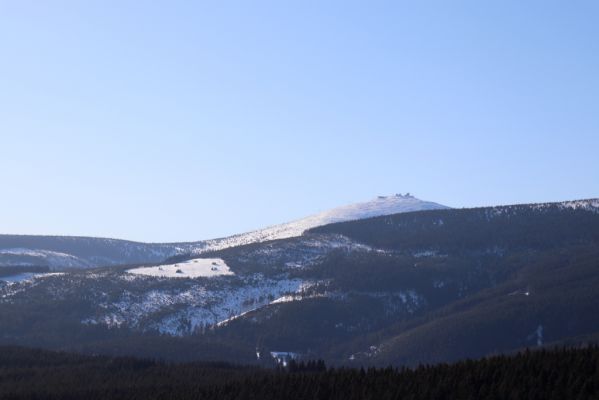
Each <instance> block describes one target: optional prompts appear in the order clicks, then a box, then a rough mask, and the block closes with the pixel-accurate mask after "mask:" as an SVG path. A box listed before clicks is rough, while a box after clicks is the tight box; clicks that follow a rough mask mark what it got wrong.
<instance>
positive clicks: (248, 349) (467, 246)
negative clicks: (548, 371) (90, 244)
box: [0, 199, 599, 365]
mask: <svg viewBox="0 0 599 400" xmlns="http://www.w3.org/2000/svg"><path fill="white" fill-rule="evenodd" d="M381 200H383V199H381ZM598 307H599V200H597V199H591V200H579V201H574V202H563V203H545V204H523V205H511V206H499V207H484V208H472V209H434V210H424V211H414V212H407V213H397V214H391V215H382V216H375V217H371V218H366V219H358V220H352V221H345V222H337V223H332V224H328V225H322V226H317V227H314V228H311V229H308V230H306V231H304V232H303V233H302V234H301V235H300V236H295V237H287V238H283V239H276V240H268V241H264V242H254V243H249V244H245V245H241V246H235V247H227V248H222V249H219V250H206V251H205V252H203V253H201V254H199V255H198V254H196V253H195V252H194V251H191V252H189V254H180V255H177V256H175V257H173V258H171V259H170V260H168V261H165V262H163V263H162V264H160V265H146V266H144V267H134V266H130V267H123V266H115V267H102V268H95V269H92V270H70V271H64V272H62V273H58V274H57V273H53V274H52V273H39V272H38V273H36V274H30V275H21V276H19V277H17V278H13V279H12V280H10V281H9V282H6V283H4V284H1V283H0V326H2V330H1V331H0V344H19V345H27V346H32V345H33V346H38V347H39V346H41V347H47V348H54V349H71V350H78V351H84V352H90V353H106V354H112V355H140V356H147V357H153V358H165V359H173V360H186V361H192V360H213V361H214V360H228V361H233V362H261V361H260V360H262V359H263V358H261V359H260V360H257V353H259V354H263V355H268V354H270V352H273V354H292V355H294V356H295V355H298V356H300V357H306V358H323V359H325V360H326V361H327V362H328V363H334V364H341V365H388V364H394V365H415V364H418V363H421V362H443V361H454V360H458V359H462V358H466V357H482V356H486V355H489V354H496V353H509V352H514V351H517V350H519V349H522V348H525V347H543V346H553V345H555V344H582V343H587V342H594V341H596V340H597V339H599V320H597V318H596V313H597V309H598Z"/></svg>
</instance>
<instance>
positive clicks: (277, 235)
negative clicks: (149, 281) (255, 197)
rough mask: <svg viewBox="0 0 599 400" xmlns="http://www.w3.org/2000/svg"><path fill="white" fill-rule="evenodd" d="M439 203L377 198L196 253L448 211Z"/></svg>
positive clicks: (219, 241)
mask: <svg viewBox="0 0 599 400" xmlns="http://www.w3.org/2000/svg"><path fill="white" fill-rule="evenodd" d="M446 208H449V207H446V206H443V205H441V204H438V203H433V202H430V201H424V200H420V199H418V198H416V197H414V196H412V195H410V194H409V193H407V194H405V195H402V194H395V195H391V196H378V197H376V198H374V199H372V200H370V201H366V202H362V203H354V204H348V205H345V206H341V207H337V208H333V209H331V210H327V211H323V212H321V213H318V214H314V215H311V216H309V217H306V218H302V219H299V220H296V221H292V222H288V223H285V224H280V225H274V226H270V227H267V228H264V229H260V230H257V231H252V232H248V233H242V234H239V235H234V236H230V237H226V238H221V239H213V240H207V241H205V242H203V243H205V246H202V247H199V248H197V249H196V251H195V252H196V253H203V252H206V251H211V250H221V249H224V248H228V247H234V246H240V245H244V244H250V243H258V242H264V241H268V240H275V239H286V238H290V237H296V236H301V235H302V234H303V233H304V232H305V231H306V230H308V229H311V228H315V227H317V226H322V225H327V224H332V223H336V222H345V221H353V220H358V219H365V218H371V217H378V216H381V215H391V214H398V213H404V212H412V211H424V210H436V209H446Z"/></svg>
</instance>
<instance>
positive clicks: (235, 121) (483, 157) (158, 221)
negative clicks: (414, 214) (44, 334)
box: [0, 0, 599, 241]
mask: <svg viewBox="0 0 599 400" xmlns="http://www.w3.org/2000/svg"><path fill="white" fill-rule="evenodd" d="M150 3H152V4H150ZM157 3H158V4H157ZM598 20H599V2H597V1H567V2H565V1H549V0H544V1H526V2H524V1H520V0H517V1H484V2H483V1H411V2H400V1H389V2H379V1H361V2H353V1H347V0H344V1H306V0H302V1H272V2H258V1H239V2H231V1H214V2H200V1H197V2H192V1H163V2H145V1H135V2H129V1H123V0H119V1H72V2H66V1H25V0H14V1H0V138H1V141H0V179H1V185H2V186H1V187H2V191H1V196H0V232H3V233H32V234H68V235H97V236H108V237H119V238H128V239H134V240H145V241H175V240H196V239H204V238H211V237H218V236H224V235H227V234H231V233H236V232H241V231H246V230H250V229H254V228H259V227H262V226H265V225H270V224H274V223H279V222H285V221H288V220H291V219H295V218H299V217H302V216H305V215H307V214H311V213H314V212H317V211H321V210H324V209H327V208H330V207H334V206H337V205H341V204H346V203H351V202H355V201H360V200H367V199H370V198H372V197H374V196H376V195H379V194H391V193H395V192H406V191H409V192H412V193H414V194H415V195H416V196H417V197H420V198H423V199H427V200H432V201H437V202H440V203H443V204H446V205H449V206H454V207H467V206H477V205H493V204H508V203H517V202H540V201H557V200H566V199H576V198H587V197H599V165H598V162H597V161H598V160H599V24H598V23H597V21H598Z"/></svg>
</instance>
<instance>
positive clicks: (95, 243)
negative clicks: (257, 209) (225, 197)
mask: <svg viewBox="0 0 599 400" xmlns="http://www.w3.org/2000/svg"><path fill="white" fill-rule="evenodd" d="M440 208H447V207H445V206H442V205H440V204H437V203H433V202H428V201H422V200H419V199H417V198H415V197H413V196H410V195H394V196H379V197H377V198H376V199H374V200H371V201H368V202H364V203H356V204H350V205H347V206H342V207H338V208H335V209H332V210H328V211H325V212H322V213H319V214H316V215H312V216H309V217H306V218H303V219H300V220H297V221H293V222H290V223H286V224H281V225H275V226H271V227H268V228H264V229H260V230H257V231H252V232H248V233H243V234H239V235H234V236H230V237H226V238H220V239H212V240H204V241H197V242H188V243H140V242H132V241H128V240H118V239H105V238H94V237H76V236H36V235H0V266H11V267H12V266H48V267H51V268H53V269H64V268H93V267H98V266H108V265H125V264H141V263H157V262H160V261H163V260H165V259H166V258H169V257H173V256H176V255H180V254H189V253H194V254H201V253H203V252H206V251H213V250H220V249H224V248H228V247H234V246H240V245H244V244H251V243H259V242H264V241H268V240H275V239H283V238H289V237H296V236H300V235H301V234H302V233H303V232H304V231H305V230H307V229H310V228H314V227H316V226H320V225H325V224H329V223H333V222H342V221H350V220H357V219H362V218H369V217H373V216H379V215H389V214H396V213H401V212H410V211H419V210H431V209H440Z"/></svg>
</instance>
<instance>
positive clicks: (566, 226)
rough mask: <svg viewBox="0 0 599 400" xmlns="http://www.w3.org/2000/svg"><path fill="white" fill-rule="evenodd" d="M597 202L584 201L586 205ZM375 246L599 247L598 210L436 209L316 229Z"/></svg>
mask: <svg viewBox="0 0 599 400" xmlns="http://www.w3.org/2000/svg"><path fill="white" fill-rule="evenodd" d="M589 201H592V200H581V201H580V202H581V203H584V202H589ZM310 232H314V233H329V234H331V233H336V234H342V235H344V236H347V237H350V238H352V239H355V240H357V241H360V242H362V243H366V244H369V245H372V246H375V247H379V248H384V249H393V250H400V251H401V250H410V251H433V252H439V253H443V254H445V253H451V254H455V253H459V252H463V251H478V252H482V251H487V252H503V251H507V250H510V251H517V250H529V249H536V250H542V249H550V248H554V247H561V246H565V245H572V244H584V243H598V242H599V209H596V208H595V209H592V208H585V207H579V208H572V207H567V206H564V205H563V204H561V203H549V204H540V205H534V204H533V205H515V206H501V207H486V208H472V209H462V210H458V209H455V210H432V211H422V212H417V213H405V214H395V215H391V216H384V217H376V218H370V219H365V220H360V221H351V222H341V223H337V224H331V225H326V226H322V227H317V228H313V229H311V230H310Z"/></svg>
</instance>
